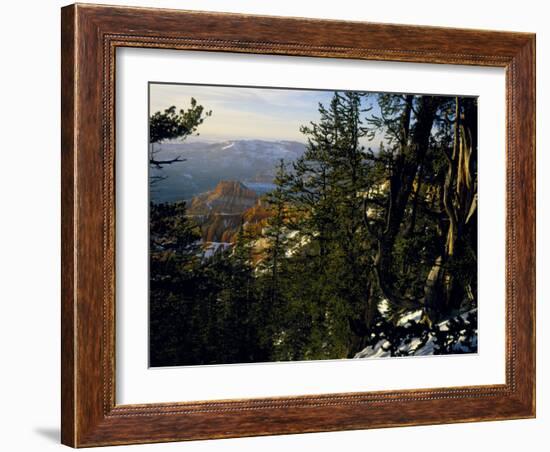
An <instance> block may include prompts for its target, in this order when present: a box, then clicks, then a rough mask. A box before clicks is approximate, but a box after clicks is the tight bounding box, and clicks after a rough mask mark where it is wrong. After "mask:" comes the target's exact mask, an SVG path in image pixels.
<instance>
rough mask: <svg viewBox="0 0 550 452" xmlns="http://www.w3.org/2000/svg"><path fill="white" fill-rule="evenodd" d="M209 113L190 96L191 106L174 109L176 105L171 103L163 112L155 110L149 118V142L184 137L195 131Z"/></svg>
mask: <svg viewBox="0 0 550 452" xmlns="http://www.w3.org/2000/svg"><path fill="white" fill-rule="evenodd" d="M203 113H204V116H203ZM211 114H212V112H210V111H208V112H205V111H204V107H203V106H202V105H198V104H197V101H196V100H195V99H194V98H191V106H190V107H189V108H188V109H187V110H183V109H180V110H179V111H176V107H175V106H174V105H172V106H171V107H170V108H167V109H166V110H164V112H160V111H157V112H156V113H155V114H153V115H151V117H150V118H149V143H160V142H162V141H164V140H171V139H173V138H182V137H183V138H185V137H186V136H188V135H191V134H193V133H195V132H196V131H197V128H198V127H199V125H201V124H202V123H203V121H204V117H206V116H210V115H211Z"/></svg>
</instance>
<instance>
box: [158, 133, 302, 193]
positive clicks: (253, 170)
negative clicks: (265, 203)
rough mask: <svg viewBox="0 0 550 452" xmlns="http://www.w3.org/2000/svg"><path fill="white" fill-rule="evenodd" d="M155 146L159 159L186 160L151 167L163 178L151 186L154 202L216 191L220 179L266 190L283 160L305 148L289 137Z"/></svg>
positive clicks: (258, 191)
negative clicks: (178, 158) (159, 167)
mask: <svg viewBox="0 0 550 452" xmlns="http://www.w3.org/2000/svg"><path fill="white" fill-rule="evenodd" d="M155 146H156V149H157V150H159V154H158V156H157V158H158V159H160V160H169V159H172V158H175V157H181V158H182V159H185V161H184V162H178V163H174V164H172V165H166V166H164V167H163V168H162V169H160V170H159V169H155V168H151V175H154V176H162V177H163V178H164V179H163V180H161V181H159V182H157V183H155V185H154V186H153V187H152V188H151V191H150V196H151V201H152V202H155V203H159V202H176V201H183V200H187V201H189V200H191V199H192V198H193V197H195V196H197V195H199V194H201V193H204V192H207V191H211V190H213V189H214V188H215V187H216V185H217V184H218V182H219V181H221V180H225V181H241V183H242V184H243V185H244V186H247V187H248V188H251V189H253V190H254V191H256V193H258V194H261V193H265V192H266V191H269V189H270V185H271V184H272V182H273V177H274V174H275V168H276V166H277V164H278V163H279V162H280V160H281V159H282V160H284V161H285V162H287V163H291V162H294V161H295V160H296V159H298V158H299V157H301V156H302V154H303V153H304V151H305V145H304V144H303V143H299V142H296V141H287V140H281V141H266V140H228V141H220V142H210V141H199V140H198V139H197V140H194V141H190V142H183V143H165V144H161V145H155ZM247 184H250V185H247Z"/></svg>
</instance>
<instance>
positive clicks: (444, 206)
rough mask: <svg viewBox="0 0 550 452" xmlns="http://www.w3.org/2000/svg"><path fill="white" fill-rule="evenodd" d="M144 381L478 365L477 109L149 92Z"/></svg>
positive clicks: (425, 99)
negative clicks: (288, 364) (391, 364)
mask: <svg viewBox="0 0 550 452" xmlns="http://www.w3.org/2000/svg"><path fill="white" fill-rule="evenodd" d="M148 120H149V137H148V138H149V143H148V160H149V162H148V165H149V181H148V184H149V257H148V259H149V366H150V367H166V366H190V365H213V364H236V363H265V362H279V361H304V360H336V359H338V360H340V359H369V358H388V359H391V358H392V357H411V356H428V355H451V354H464V353H477V347H478V341H477V334H478V321H477V303H478V300H477V277H478V275H477V268H478V264H477V250H478V248H477V231H478V225H477V218H478V214H477V209H478V195H477V146H478V145H477V136H478V129H477V127H478V112H477V98H476V97H471V96H456V95H453V96H448V95H432V94H430V95H426V94H409V93H387V92H368V91H361V92H360V91H345V90H344V91H342V90H340V91H335V90H309V89H290V88H267V87H241V86H214V85H191V84H172V83H154V82H151V83H150V84H149V118H148Z"/></svg>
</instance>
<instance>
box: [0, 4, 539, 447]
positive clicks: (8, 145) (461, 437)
mask: <svg viewBox="0 0 550 452" xmlns="http://www.w3.org/2000/svg"><path fill="white" fill-rule="evenodd" d="M113 2H116V3H118V4H124V5H135V6H157V7H168V8H185V9H197V10H199V9H202V10H212V11H230V12H241V13H256V14H270V15H282V16H304V17H318V18H332V19H351V20H365V21H379V22H394V23H409V24H425V25H441V26H455V27H468V28H487V29H500V30H516V31H530V32H536V33H537V66H538V67H537V79H538V87H537V89H538V93H537V97H538V102H537V104H538V108H537V129H538V130H539V136H538V140H537V145H538V184H537V189H538V201H537V209H538V220H537V229H538V231H539V236H538V259H537V265H538V275H539V277H538V286H537V296H538V303H537V304H538V312H537V317H538V321H537V331H538V334H537V341H538V353H537V355H538V361H537V364H538V365H537V367H538V372H537V374H538V375H537V377H538V382H539V384H538V397H537V402H538V417H537V419H536V420H524V421H506V422H489V423H477V424H461V425H445V426H429V427H406V428H398V429H383V430H368V431H353V432H340V433H320V434H307V435H291V436H278V437H264V438H244V439H231V440H221V441H220V440H219V441H203V442H192V443H172V444H158V445H144V446H131V448H128V447H118V448H117V449H115V450H117V451H118V450H120V451H122V450H151V451H170V450H180V451H186V452H190V451H192V452H195V451H214V450H215V451H223V452H228V451H239V452H247V451H257V450H262V451H266V452H269V451H280V450H292V451H294V450H296V451H297V450H305V451H307V450H312V451H313V450H315V451H320V450H321V451H324V450H327V451H328V450H334V449H336V450H341V451H344V450H355V449H371V450H399V449H405V448H407V450H409V451H411V452H413V451H425V450H427V449H433V448H437V449H439V450H444V451H449V452H451V451H461V452H463V451H465V450H470V449H471V450H484V449H486V448H489V447H490V448H491V449H492V450H499V451H502V452H505V451H515V450H518V449H527V450H532V451H543V450H547V447H548V446H547V445H546V444H543V441H544V439H545V438H546V436H547V434H548V429H550V412H549V406H550V399H549V396H548V394H550V392H549V391H548V390H547V385H549V384H550V383H549V381H550V380H549V379H548V368H549V367H548V366H549V357H548V353H545V349H546V348H547V347H548V346H549V345H550V344H549V341H550V339H549V338H550V336H549V335H548V334H547V333H546V332H545V331H544V330H543V327H544V328H545V329H546V328H548V326H547V325H546V324H543V323H542V322H548V321H550V308H549V307H548V305H545V303H544V297H545V295H546V294H547V293H548V292H550V278H548V277H546V278H545V273H546V272H547V268H548V265H547V264H546V261H545V259H544V256H545V254H547V253H548V252H549V251H550V250H549V249H548V248H549V247H550V240H549V239H548V238H547V234H545V233H544V231H546V230H548V229H549V228H550V214H549V211H548V208H547V207H546V205H547V199H549V198H550V178H549V177H545V170H546V169H547V168H548V167H549V165H550V157H549V156H548V154H547V153H546V152H544V150H545V149H547V148H548V146H549V145H550V142H549V139H548V135H546V134H545V133H544V132H545V128H543V127H542V125H543V124H549V123H550V114H549V113H548V109H547V108H546V109H545V108H544V107H545V106H547V105H548V104H550V91H549V89H550V82H549V80H550V59H549V57H548V55H550V30H549V29H548V26H547V25H548V19H550V14H548V12H547V11H546V5H545V2H541V1H537V0H523V1H521V3H519V2H517V1H508V0H501V1H486V2H481V1H479V0H473V1H472V0H462V1H461V2H459V4H456V5H454V6H453V7H452V8H451V7H450V6H451V5H449V4H448V3H447V2H444V1H442V0H440V1H433V0H426V1H422V2H420V1H416V2H411V1H407V0H393V1H392V2H383V1H378V2H358V1H354V0H338V1H325V0H323V1H321V0H313V1H306V0H303V1H301V2H297V1H292V0H278V1H277V2H263V1H261V0H240V1H239V0H217V1H215V0H210V1H208V0H203V1H199V0H187V1H176V0H159V1H153V0H148V1H147V0H145V1H144V0H127V1H125V0H113ZM93 3H99V2H93ZM63 5H64V2H61V1H58V0H55V1H52V0H48V1H44V0H42V1H40V0H27V1H20V2H15V1H13V2H4V4H3V5H2V19H3V20H2V25H1V27H0V34H1V39H0V46H1V53H0V54H1V55H2V69H1V70H0V81H1V84H0V87H1V89H0V133H1V137H2V138H1V140H0V143H1V152H2V159H1V161H2V164H1V165H2V169H1V172H2V175H1V176H0V184H1V185H0V193H1V195H0V196H1V198H0V199H1V205H2V210H1V212H2V213H1V216H0V275H1V276H0V294H1V301H2V304H1V306H2V311H1V315H0V319H1V320H0V339H1V341H0V344H2V346H1V347H0V357H1V361H0V363H1V364H0V366H1V367H0V368H1V370H2V372H1V373H0V425H1V428H0V432H1V435H0V448H1V449H2V450H6V451H10V452H11V451H48V450H60V449H61V448H62V446H60V445H59V427H58V426H59V417H60V412H59V404H60V402H59V398H60V395H59V394H60V390H59V368H60V353H59V349H60V340H59V317H60V302H59V298H60V297H59V293H60V285H59V280H60V258H59V249H60V240H59V235H60V232H59V230H60V224H59V217H60V210H59V206H60V203H59V198H60V194H59V192H60V180H59V178H60V171H59V167H60V161H59V136H60V130H59V129H60V124H59V116H60V110H59V98H60V92H59V86H60V76H59V54H60V52H59V49H60V39H59V24H60V12H59V8H60V7H61V6H63ZM545 318H546V319H548V320H544V319H545ZM545 355H546V356H545ZM545 442H546V443H547V442H548V440H547V439H546V441H545Z"/></svg>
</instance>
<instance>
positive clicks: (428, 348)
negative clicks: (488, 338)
mask: <svg viewBox="0 0 550 452" xmlns="http://www.w3.org/2000/svg"><path fill="white" fill-rule="evenodd" d="M379 310H380V312H381V314H382V315H384V313H385V312H386V313H387V312H388V304H387V301H386V300H382V302H381V303H380V305H379ZM474 312H476V309H472V310H471V311H467V312H464V313H462V314H460V315H459V316H457V317H454V318H451V319H447V320H444V321H442V322H440V323H439V324H437V328H438V329H439V331H448V330H449V324H450V322H451V321H452V320H456V319H458V318H459V317H460V318H461V319H462V320H466V319H467V318H468V316H469V315H470V314H472V313H474ZM421 318H422V310H417V311H411V312H408V313H405V314H404V315H403V316H401V318H400V319H399V320H398V321H397V326H403V327H406V326H407V324H408V323H409V322H418V321H419V320H420V319H421ZM466 341H467V338H466V336H464V335H461V336H460V337H459V338H458V340H457V341H456V343H455V344H453V347H452V348H453V350H454V352H455V353H461V352H462V353H467V352H471V351H472V350H477V336H474V338H473V339H472V343H471V345H470V344H468V343H467V342H466ZM391 345H392V344H391V343H390V342H389V341H388V340H387V339H381V340H380V341H378V342H377V343H376V344H374V345H369V346H368V347H365V348H364V349H363V350H361V351H360V352H359V353H357V354H356V355H355V356H354V358H384V357H389V356H391V351H390V349H391ZM435 347H436V339H435V336H434V334H433V333H429V337H428V339H427V340H426V341H425V343H422V340H421V339H420V338H418V337H415V338H412V339H411V340H410V341H408V342H407V341H406V340H403V341H402V342H401V344H400V345H399V347H398V350H399V352H400V354H402V355H403V356H428V355H433V354H434V352H435V350H436V348H435Z"/></svg>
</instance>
